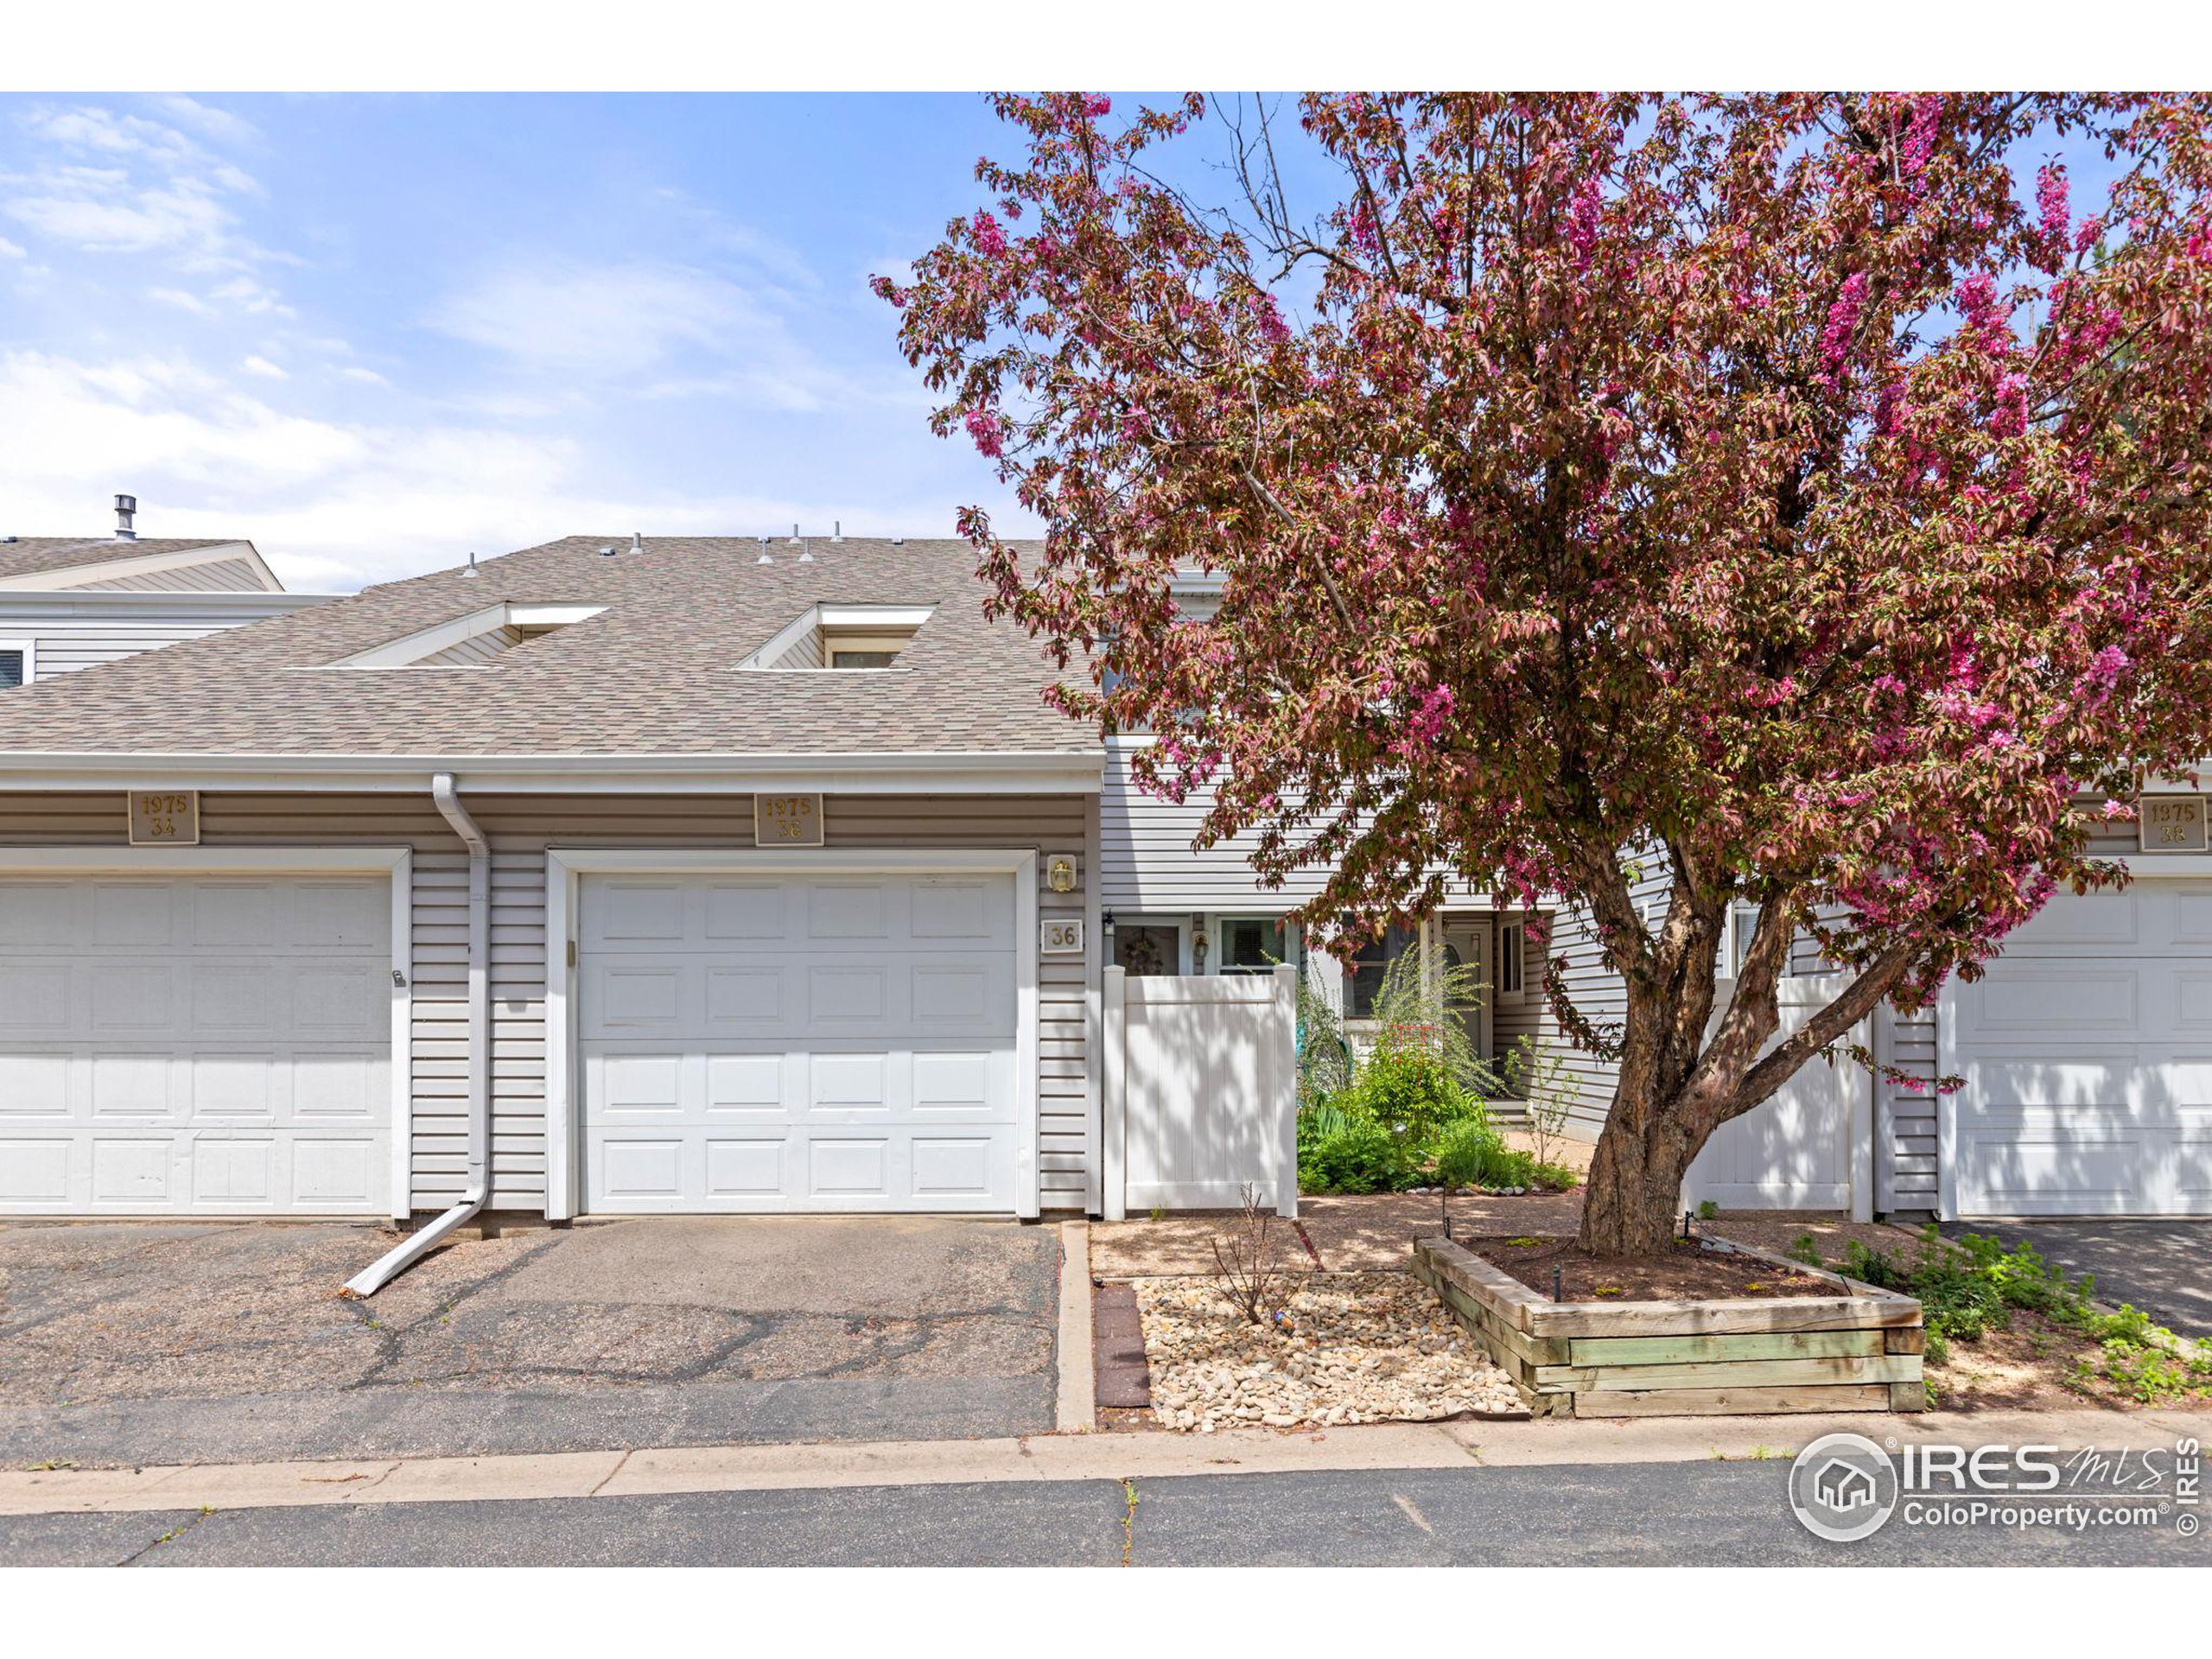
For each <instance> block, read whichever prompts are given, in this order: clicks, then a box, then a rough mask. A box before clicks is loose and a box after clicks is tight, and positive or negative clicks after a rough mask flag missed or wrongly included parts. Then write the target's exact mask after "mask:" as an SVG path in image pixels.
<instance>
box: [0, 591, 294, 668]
mask: <svg viewBox="0 0 2212 1659" xmlns="http://www.w3.org/2000/svg"><path fill="white" fill-rule="evenodd" d="M7 599H8V595H6V594H4V593H0V639H29V640H30V641H31V642H32V643H33V645H35V647H36V652H37V657H38V664H37V670H38V677H39V678H40V679H41V680H46V679H51V678H53V677H54V676H55V675H58V674H73V673H75V672H77V671H79V670H80V669H87V668H97V667H99V665H100V664H102V663H111V662H114V661H116V660H117V659H118V658H124V657H135V656H137V654H138V653H139V652H142V651H158V650H160V649H161V648H162V646H163V645H176V644H178V643H180V642H181V641H183V640H186V639H200V638H202V637H204V636H205V635H207V634H211V633H221V632H225V631H226V629H230V628H238V627H244V626H246V625H247V624H248V623H251V622H259V621H262V620H264V619H265V618H268V617H270V616H278V615H285V614H288V613H290V612H292V611H295V610H299V609H302V608H304V607H302V605H301V604H299V603H298V602H296V601H294V600H293V599H292V597H291V596H290V595H289V594H270V595H265V596H264V595H257V594H240V595H238V602H237V604H236V605H234V606H233V605H208V604H202V603H198V602H194V604H193V606H192V607H191V608H190V609H189V610H188V611H178V612H172V613H168V614H166V615H164V614H162V613H161V612H160V610H159V608H158V607H156V608H155V609H154V610H153V612H152V613H150V614H148V613H146V611H145V608H144V607H136V606H133V607H130V608H131V610H132V611H133V614H131V615H129V616H124V615H121V614H118V613H116V610H115V607H111V606H109V605H107V604H99V605H91V604H87V605H84V606H80V607H73V606H72V605H71V604H70V601H67V600H66V599H62V598H60V596H58V595H57V596H56V597H55V599H54V601H52V602H51V603H46V602H41V603H40V604H38V605H37V606H35V607H33V606H30V605H27V604H21V603H18V604H16V605H10V604H9V603H7ZM269 600H275V601H277V603H276V604H274V605H271V604H270V603H268V602H267V601H269Z"/></svg>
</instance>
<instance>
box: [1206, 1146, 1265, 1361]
mask: <svg viewBox="0 0 2212 1659" xmlns="http://www.w3.org/2000/svg"><path fill="white" fill-rule="evenodd" d="M1241 1194H1242V1198H1243V1203H1242V1205H1240V1206H1239V1208H1238V1210H1237V1212H1236V1215H1235V1217H1232V1218H1231V1219H1230V1220H1229V1221H1227V1222H1225V1223H1224V1224H1221V1225H1218V1226H1217V1227H1216V1228H1215V1229H1214V1233H1213V1240H1212V1243H1213V1265H1214V1276H1215V1277H1216V1278H1217V1279H1218V1280H1219V1281H1221V1287H1222V1290H1223V1292H1224V1294H1226V1295H1227V1296H1228V1298H1229V1300H1230V1301H1231V1302H1233V1303H1235V1304H1236V1311H1237V1312H1238V1313H1242V1314H1243V1316H1244V1317H1245V1319H1247V1320H1249V1322H1250V1323H1252V1324H1254V1325H1265V1324H1267V1323H1268V1318H1269V1315H1270V1314H1271V1313H1272V1312H1273V1311H1274V1304H1275V1301H1276V1300H1277V1292H1278V1290H1279V1288H1280V1285H1281V1278H1282V1273H1281V1267H1280V1265H1279V1264H1278V1262H1276V1259H1275V1213H1274V1211H1273V1210H1271V1209H1269V1208H1268V1207H1267V1206H1266V1205H1262V1203H1261V1202H1260V1189H1259V1188H1258V1187H1256V1186H1255V1185H1252V1184H1251V1183H1250V1182H1249V1181H1247V1182H1245V1183H1244V1185H1243V1188H1242V1189H1241Z"/></svg>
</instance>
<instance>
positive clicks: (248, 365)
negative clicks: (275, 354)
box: [238, 353, 292, 380]
mask: <svg viewBox="0 0 2212 1659" xmlns="http://www.w3.org/2000/svg"><path fill="white" fill-rule="evenodd" d="M238 366H239V367H240V368H242V369H244V370H245V372H247V373H248V374H251V375H258V376H259V377H260V378H262V379H264V380H289V379H290V378H292V377H291V376H290V375H289V374H287V373H286V372H284V371H283V370H282V369H280V368H278V367H277V365H275V364H274V363H271V362H270V360H269V359H267V358H265V357H263V356H261V355H260V354H259V353H255V354H254V355H253V356H251V357H249V358H247V359H246V360H245V362H243V363H241V364H239V365H238Z"/></svg>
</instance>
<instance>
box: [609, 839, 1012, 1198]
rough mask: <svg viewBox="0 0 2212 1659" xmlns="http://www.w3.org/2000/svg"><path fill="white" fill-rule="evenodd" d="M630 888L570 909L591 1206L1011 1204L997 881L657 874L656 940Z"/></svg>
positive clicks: (1005, 977) (1004, 915)
mask: <svg viewBox="0 0 2212 1659" xmlns="http://www.w3.org/2000/svg"><path fill="white" fill-rule="evenodd" d="M632 883H633V879H632V878H630V877H626V876H625V877H616V878H602V877H596V876H586V877H585V878H584V879H583V881H582V893H581V894H580V909H579V918H580V924H581V926H580V932H581V933H582V935H583V941H582V943H580V945H579V954H580V963H579V969H578V986H579V996H580V1001H579V1007H578V1010H577V1031H578V1049H579V1058H580V1061H581V1065H580V1070H581V1071H582V1080H583V1099H582V1120H583V1141H584V1157H585V1163H586V1171H585V1189H586V1194H587V1198H586V1202H587V1205H588V1207H589V1208H593V1209H598V1210H601V1211H622V1210H637V1209H656V1210H681V1209H705V1210H733V1211H768V1210H817V1211H835V1210H840V1209H846V1210H895V1209H976V1210H994V1211H1007V1210H1011V1209H1012V1208H1013V1207H1014V1199H1013V1192H1014V1188H1013V1170H1014V1135H1015V1134H1016V1132H1017V1123H1016V1120H1017V1117H1018V1110H1017V1101H1018V1098H1019V1090H1018V1089H1017V1087H1016V1081H1017V1080H1016V1077H1015V1074H1014V1032H1015V1026H1016V1022H1017V1018H1018V1003H1017V998H1016V995H1015V989H1014V930H1013V925H1012V917H1013V909H1014V887H1013V883H1012V881H1011V880H1008V879H1007V878H1006V877H1004V876H991V877H987V878H967V877H961V878H946V879H942V880H940V879H939V878H936V877H914V876H908V875H884V876H880V877H879V876H874V875H860V876H837V877H813V876H804V875H789V876H776V877H752V876H744V877H730V876H696V877H676V878H666V879H662V878H654V879H653V881H652V885H651V886H650V887H649V888H648V889H646V890H647V891H650V892H651V893H653V894H654V895H655V898H654V902H655V903H657V904H658V903H661V902H662V901H664V900H668V899H671V897H672V899H673V902H674V905H675V909H674V911H673V912H670V911H668V910H666V909H663V910H661V911H659V912H656V915H655V918H654V920H653V924H652V928H653V932H654V935H655V937H653V938H637V937H627V938H626V937H619V936H618V932H617V929H618V926H628V927H630V928H631V930H632V933H633V934H634V933H639V932H642V931H644V930H643V928H642V927H641V926H639V925H636V924H634V923H629V922H625V921H623V919H622V916H621V912H622V909H623V906H625V905H626V904H628V903H630V902H631V897H630V896H629V895H628V894H627V893H626V892H625V891H624V888H625V886H626V884H632ZM631 976H661V977H662V979H663V981H664V982H669V981H672V982H673V987H674V988H673V989H672V990H670V991H669V992H667V993H666V994H665V995H663V996H662V997H661V999H660V1001H658V1004H656V1005H655V1007H654V1008H653V1009H652V1020H651V1021H650V1022H648V1021H646V1020H643V1019H641V1017H640V1007H639V1001H638V1000H637V998H636V997H635V996H634V995H632V996H631V997H630V1000H629V1001H624V1000H623V999H624V996H625V995H626V982H627V981H628V979H629V978H630V977H631ZM641 1061H642V1062H647V1063H650V1064H652V1065H654V1066H655V1067H656V1068H658V1069H657V1070H655V1071H654V1072H653V1082H652V1086H651V1087H650V1088H645V1087H642V1086H641V1085H639V1084H637V1083H636V1081H635V1079H634V1078H633V1077H629V1076H628V1069H629V1068H632V1066H633V1065H635V1064H636V1063H638V1062H641Z"/></svg>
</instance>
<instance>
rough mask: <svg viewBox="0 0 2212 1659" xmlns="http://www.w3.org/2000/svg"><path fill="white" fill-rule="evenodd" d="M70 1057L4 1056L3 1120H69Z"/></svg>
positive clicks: (0, 1059) (0, 1082) (0, 1062)
mask: <svg viewBox="0 0 2212 1659" xmlns="http://www.w3.org/2000/svg"><path fill="white" fill-rule="evenodd" d="M68 1115H69V1057H68V1056H67V1055H66V1054H0V1117H4V1118H10V1119H21V1118H26V1117H67V1116H68Z"/></svg>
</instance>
